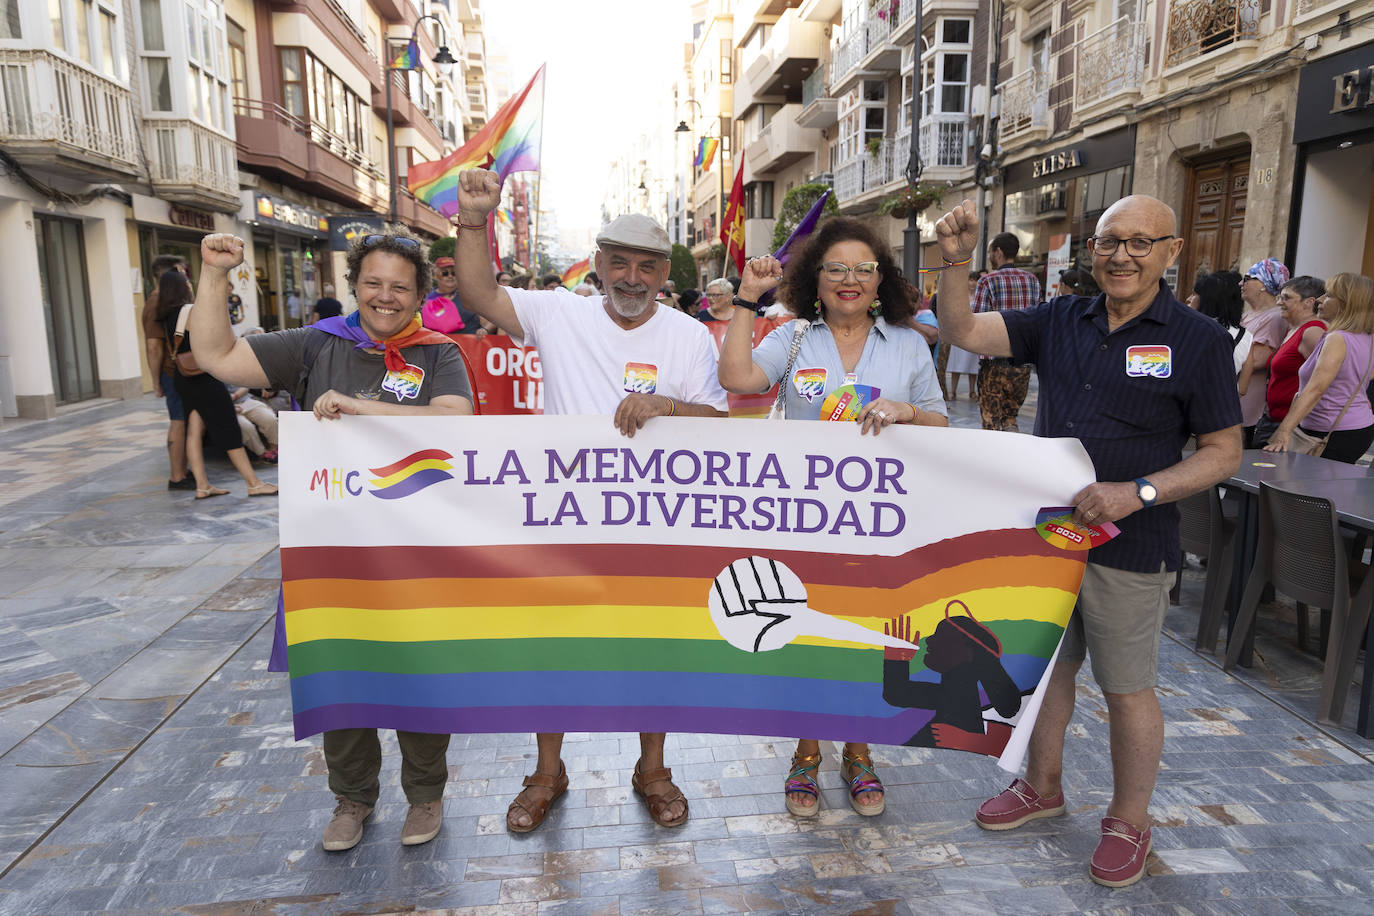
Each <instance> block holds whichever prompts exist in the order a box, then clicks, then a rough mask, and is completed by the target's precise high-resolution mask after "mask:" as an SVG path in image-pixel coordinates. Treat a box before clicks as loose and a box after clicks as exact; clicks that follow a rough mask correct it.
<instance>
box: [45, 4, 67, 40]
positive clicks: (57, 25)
mask: <svg viewBox="0 0 1374 916" xmlns="http://www.w3.org/2000/svg"><path fill="white" fill-rule="evenodd" d="M48 21H49V22H51V23H52V43H53V46H54V47H55V48H57V50H59V51H65V50H67V36H66V34H65V33H64V32H63V30H62V0H48Z"/></svg>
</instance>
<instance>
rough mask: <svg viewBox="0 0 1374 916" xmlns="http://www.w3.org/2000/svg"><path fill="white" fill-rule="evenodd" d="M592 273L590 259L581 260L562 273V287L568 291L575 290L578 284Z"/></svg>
mask: <svg viewBox="0 0 1374 916" xmlns="http://www.w3.org/2000/svg"><path fill="white" fill-rule="evenodd" d="M591 272H592V259H591V258H583V259H582V260H580V261H578V262H577V263H576V264H574V265H573V266H572V267H569V268H568V269H567V270H565V271H563V285H564V286H566V287H567V288H568V289H576V288H577V285H578V284H579V283H582V282H583V281H585V280H586V279H587V275H588V274H589V273H591Z"/></svg>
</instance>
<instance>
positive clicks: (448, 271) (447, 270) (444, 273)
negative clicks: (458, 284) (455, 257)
mask: <svg viewBox="0 0 1374 916" xmlns="http://www.w3.org/2000/svg"><path fill="white" fill-rule="evenodd" d="M438 274H439V276H441V277H452V276H455V274H456V272H455V271H453V270H452V269H450V268H447V267H446V268H444V269H443V270H441V271H438Z"/></svg>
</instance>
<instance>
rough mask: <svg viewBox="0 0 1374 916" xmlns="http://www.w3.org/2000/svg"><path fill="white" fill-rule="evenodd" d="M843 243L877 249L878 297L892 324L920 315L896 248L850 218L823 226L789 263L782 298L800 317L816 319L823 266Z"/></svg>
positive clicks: (784, 275) (886, 316) (783, 275)
mask: <svg viewBox="0 0 1374 916" xmlns="http://www.w3.org/2000/svg"><path fill="white" fill-rule="evenodd" d="M839 242H862V243H863V244H865V245H867V246H868V247H869V248H871V249H873V255H874V257H876V258H877V260H878V276H879V280H878V293H877V298H878V301H879V302H881V303H882V304H883V305H882V310H883V318H884V319H885V320H886V321H887V323H888V324H892V325H901V324H905V323H906V321H907V319H909V318H910V317H911V316H912V315H915V314H916V309H915V308H914V307H913V306H912V304H911V297H910V296H909V295H908V294H907V284H906V281H905V280H904V279H903V278H902V272H901V270H899V269H898V268H897V262H896V261H894V260H893V259H892V249H891V248H889V247H888V246H887V243H886V242H884V241H883V240H882V238H881V237H879V235H878V233H877V232H875V231H874V230H873V228H872V227H870V226H869V225H868V224H867V223H865V222H862V221H860V220H857V219H854V218H853V217H849V216H836V217H832V218H830V219H828V220H826V221H825V222H823V223H821V226H820V228H819V229H817V230H816V231H815V232H813V233H812V234H811V237H810V238H808V239H807V240H806V244H804V245H803V246H802V249H801V251H799V252H797V253H796V255H794V256H793V258H792V260H791V261H790V262H789V263H788V265H787V269H786V270H784V271H783V274H782V282H781V283H779V284H778V299H779V300H781V301H782V302H785V303H787V305H788V306H789V307H791V309H792V311H794V312H796V313H797V317H798V318H805V319H807V320H808V321H815V320H816V317H817V310H816V306H817V305H818V304H819V296H818V293H817V290H818V284H819V282H820V272H821V263H822V262H823V261H824V260H825V253H826V252H827V251H829V250H830V248H831V246H833V245H836V244H838V243H839Z"/></svg>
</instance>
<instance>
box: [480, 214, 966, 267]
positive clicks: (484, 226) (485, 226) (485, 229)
mask: <svg viewBox="0 0 1374 916" xmlns="http://www.w3.org/2000/svg"><path fill="white" fill-rule="evenodd" d="M457 224H458V228H459V229H481V230H482V231H483V232H486V231H487V224H486V223H478V224H477V225H476V226H469V225H468V224H467V223H465V222H463V221H462V220H457ZM965 263H967V262H965Z"/></svg>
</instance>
